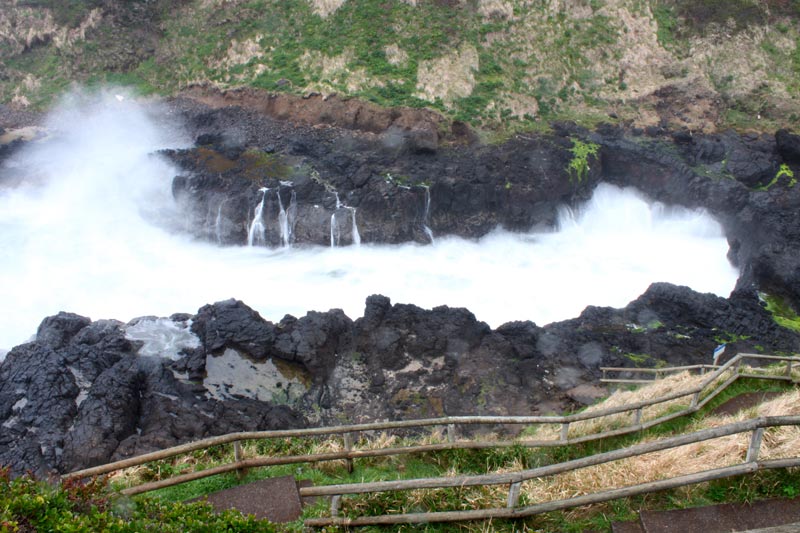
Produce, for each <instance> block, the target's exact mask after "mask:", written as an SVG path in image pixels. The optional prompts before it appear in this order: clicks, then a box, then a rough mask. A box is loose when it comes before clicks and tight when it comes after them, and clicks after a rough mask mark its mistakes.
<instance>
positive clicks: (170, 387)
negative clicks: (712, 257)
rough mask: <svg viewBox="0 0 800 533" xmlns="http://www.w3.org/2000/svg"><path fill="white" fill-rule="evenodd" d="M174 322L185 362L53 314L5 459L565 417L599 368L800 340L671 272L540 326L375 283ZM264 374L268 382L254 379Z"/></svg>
mask: <svg viewBox="0 0 800 533" xmlns="http://www.w3.org/2000/svg"><path fill="white" fill-rule="evenodd" d="M172 319H173V320H174V321H176V322H177V323H180V324H184V325H186V324H187V323H188V322H187V321H188V320H189V319H191V331H192V332H194V333H195V334H196V335H197V337H198V338H199V342H198V343H197V346H195V347H193V348H186V349H184V350H182V351H181V352H180V353H179V354H178V357H176V358H174V359H173V358H169V357H159V356H152V355H144V354H143V353H142V346H143V344H142V342H141V341H135V340H131V339H130V338H129V337H130V336H129V335H128V334H127V332H126V329H128V328H130V327H131V326H132V325H134V324H136V323H138V322H139V321H140V320H144V319H139V320H136V321H133V322H132V323H131V324H128V325H125V324H121V323H119V322H116V321H108V320H100V321H96V322H91V321H90V320H89V319H87V318H84V317H80V316H78V315H74V314H69V313H60V314H59V315H56V316H53V317H49V318H47V319H45V320H44V321H43V322H42V325H41V326H40V328H39V331H38V334H37V338H36V340H35V341H33V342H31V343H28V344H23V345H21V346H17V347H16V348H14V349H13V350H12V351H11V352H10V353H9V354H8V356H7V358H6V360H5V361H4V362H3V363H2V365H0V406H1V409H0V420H2V423H0V462H1V463H4V464H9V465H11V466H12V468H13V469H14V471H15V472H17V473H20V472H23V471H25V470H28V469H30V470H33V471H34V472H37V473H38V474H48V473H51V472H54V471H58V472H65V471H69V470H74V469H78V468H82V467H87V466H91V465H95V464H98V463H103V462H107V461H109V460H114V459H119V458H122V457H127V456H130V455H134V454H138V453H144V452H147V451H152V450H154V449H159V448H164V447H167V446H170V445H174V444H177V443H180V442H185V441H190V440H193V439H197V438H201V437H205V436H210V435H216V434H223V433H228V432H232V431H243V430H264V429H274V428H287V427H297V426H302V425H306V424H309V423H313V424H337V423H341V422H342V421H352V422H358V421H368V420H374V419H384V418H389V419H398V418H415V417H427V416H443V415H462V414H532V413H543V414H544V413H554V412H560V411H562V410H563V409H565V408H568V407H570V406H574V405H576V404H577V405H581V404H589V403H592V402H593V401H595V400H596V399H597V398H599V397H601V396H602V395H603V394H604V390H603V389H600V388H598V387H597V386H596V380H597V378H598V377H599V373H600V371H599V367H601V366H634V365H647V366H652V365H656V364H669V365H678V364H685V363H696V362H698V360H699V356H698V354H705V356H704V357H706V356H710V354H711V351H712V350H713V348H714V346H715V345H716V344H717V343H718V342H720V339H721V338H722V339H724V340H727V341H728V342H730V343H731V344H732V346H731V349H730V351H731V352H734V353H735V352H736V351H737V350H742V351H743V350H756V349H761V350H767V351H781V352H791V351H796V350H797V349H798V348H800V336H798V335H797V334H795V333H793V332H791V331H789V330H787V329H785V328H782V327H780V326H778V325H777V324H775V322H774V321H773V319H772V317H771V315H770V314H769V313H768V312H767V311H766V310H764V308H763V306H762V305H761V304H760V302H759V301H758V300H757V299H756V298H755V296H754V295H753V294H752V293H747V292H742V293H735V294H734V296H733V297H731V298H730V299H725V298H719V297H716V296H713V295H708V294H698V293H696V292H694V291H692V290H690V289H688V288H686V287H676V286H673V285H669V284H654V285H653V286H651V287H650V288H649V289H648V290H647V292H646V293H645V294H644V295H642V296H641V297H640V298H638V299H637V300H635V301H633V302H631V304H629V305H628V306H627V307H626V308H624V309H611V308H597V307H588V308H587V309H586V310H585V311H584V312H583V313H582V314H581V315H580V317H578V318H576V319H573V320H568V321H564V322H559V323H554V324H550V325H547V326H545V327H539V326H537V325H536V324H534V323H532V322H513V323H508V324H505V325H503V326H501V327H499V328H497V329H495V330H492V329H491V328H489V327H488V326H487V325H486V324H485V323H483V322H480V321H478V320H476V319H475V317H474V315H472V313H470V312H469V311H468V310H466V309H453V308H448V307H444V306H443V307H437V308H435V309H432V310H425V309H421V308H419V307H416V306H414V305H401V304H395V305H392V304H391V302H390V301H389V299H388V298H386V297H383V296H377V295H376V296H371V297H369V298H368V299H367V302H366V308H365V312H364V316H363V317H361V318H359V319H357V320H355V321H353V320H351V319H350V318H348V317H347V316H345V315H344V313H342V312H341V311H340V310H331V311H328V312H325V313H318V312H311V313H309V314H307V315H306V316H304V317H301V318H295V317H291V316H287V317H285V318H284V319H283V320H282V321H281V322H279V323H278V324H274V323H271V322H268V321H265V320H263V319H262V318H261V317H260V316H259V315H258V313H256V312H255V311H253V310H252V309H250V308H249V307H247V306H246V305H245V304H244V303H242V302H239V301H235V300H229V301H224V302H218V303H215V304H213V305H207V306H204V307H203V308H201V309H200V310H199V311H198V313H197V314H196V315H194V316H189V315H174V316H173V317H172ZM756 339H757V340H756ZM757 342H758V343H761V344H760V345H759V346H756V345H755V343H757ZM148 353H149V352H148ZM704 360H705V359H704ZM253 375H256V376H259V379H260V382H259V383H255V382H252V388H248V385H247V384H248V383H251V382H249V381H248V380H249V379H250V378H251V377H252V376H253ZM243 383H244V384H245V385H242V384H243Z"/></svg>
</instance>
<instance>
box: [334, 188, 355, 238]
mask: <svg viewBox="0 0 800 533" xmlns="http://www.w3.org/2000/svg"><path fill="white" fill-rule="evenodd" d="M333 194H334V196H336V208H335V209H334V210H333V214H332V215H331V248H335V247H336V246H339V244H341V241H342V230H341V228H340V227H339V224H338V223H337V222H336V213H338V212H339V210H341V209H347V210H348V211H350V214H351V218H350V223H351V225H352V227H351V228H350V238H351V239H352V241H353V245H355V246H361V235H360V234H359V233H358V224H357V222H356V211H357V209H356V208H355V207H350V206H347V205H344V204H343V203H342V202H341V200H339V193H338V192H336V191H334V193H333Z"/></svg>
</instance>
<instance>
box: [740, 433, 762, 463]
mask: <svg viewBox="0 0 800 533" xmlns="http://www.w3.org/2000/svg"><path fill="white" fill-rule="evenodd" d="M763 437H764V428H758V429H756V430H755V431H753V436H752V437H750V446H748V448H747V458H746V459H745V463H752V462H753V461H757V460H758V451H759V449H761V439H762V438H763Z"/></svg>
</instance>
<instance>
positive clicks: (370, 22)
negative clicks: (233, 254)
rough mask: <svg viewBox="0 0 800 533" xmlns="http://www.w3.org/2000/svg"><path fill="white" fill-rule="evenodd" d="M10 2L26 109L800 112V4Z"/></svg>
mask: <svg viewBox="0 0 800 533" xmlns="http://www.w3.org/2000/svg"><path fill="white" fill-rule="evenodd" d="M4 3H5V4H6V5H5V6H3V9H2V10H0V55H2V57H3V62H2V63H3V66H2V67H0V101H3V102H7V103H8V102H15V103H17V104H18V105H25V104H29V105H33V106H43V105H46V104H47V103H49V102H50V101H51V99H52V98H53V96H54V95H56V94H58V93H59V92H61V91H63V90H64V89H66V88H67V87H68V86H69V84H70V83H71V82H72V81H79V82H81V83H87V82H88V83H96V82H100V81H112V82H118V83H126V84H134V85H136V86H138V87H139V88H140V90H142V91H143V92H160V93H174V92H176V91H178V90H180V89H181V88H183V87H186V86H188V85H190V84H194V83H210V84H213V85H215V86H218V87H235V86H241V85H247V86H253V87H260V88H263V89H267V90H269V91H285V92H291V93H297V94H305V93H308V92H321V93H323V94H327V93H333V92H336V93H338V94H344V95H353V96H358V97H361V98H365V99H369V100H371V101H374V102H377V103H379V104H382V105H386V106H393V105H408V106H428V107H432V108H435V109H438V110H440V111H442V112H444V113H445V114H447V115H449V116H450V117H453V118H458V119H462V120H466V121H469V122H471V123H473V124H477V125H483V126H486V127H500V128H503V127H508V126H511V125H519V124H523V125H524V124H526V123H528V125H529V126H535V122H536V121H537V120H548V119H552V118H580V119H587V120H590V121H591V120H592V119H595V120H599V119H601V118H602V119H604V120H608V119H609V116H608V115H609V113H611V114H612V118H613V117H618V118H620V119H623V118H630V119H634V120H636V121H637V122H638V123H640V124H642V125H647V124H656V123H658V122H659V121H661V120H667V121H668V122H670V123H672V124H673V125H676V126H680V125H687V126H689V127H692V128H694V129H700V128H705V129H710V128H713V125H714V124H718V123H719V124H724V125H740V126H755V127H759V126H762V125H763V126H764V128H765V129H766V127H768V126H770V125H772V123H774V124H786V123H789V122H790V121H793V120H796V118H797V117H798V115H800V107H799V106H798V96H799V95H800V50H798V39H799V38H800V25H799V24H798V22H799V21H800V1H798V0H733V1H727V0H700V1H695V0H574V1H563V0H536V1H533V0H404V1H401V0H280V1H278V0H183V1H182V2H167V1H166V0H149V1H143V0H139V1H132V2H113V1H111V0H73V1H71V2H61V1H56V0H28V1H25V0H16V1H8V0H5V1H4ZM769 121H772V123H770V122H769ZM515 127H516V126H515Z"/></svg>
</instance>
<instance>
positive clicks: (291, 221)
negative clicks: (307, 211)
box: [285, 189, 297, 246]
mask: <svg viewBox="0 0 800 533" xmlns="http://www.w3.org/2000/svg"><path fill="white" fill-rule="evenodd" d="M296 222H297V193H296V192H295V191H294V189H293V190H292V197H291V199H290V200H289V207H288V209H286V243H285V244H286V246H291V244H292V241H293V240H294V225H295V223H296Z"/></svg>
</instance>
